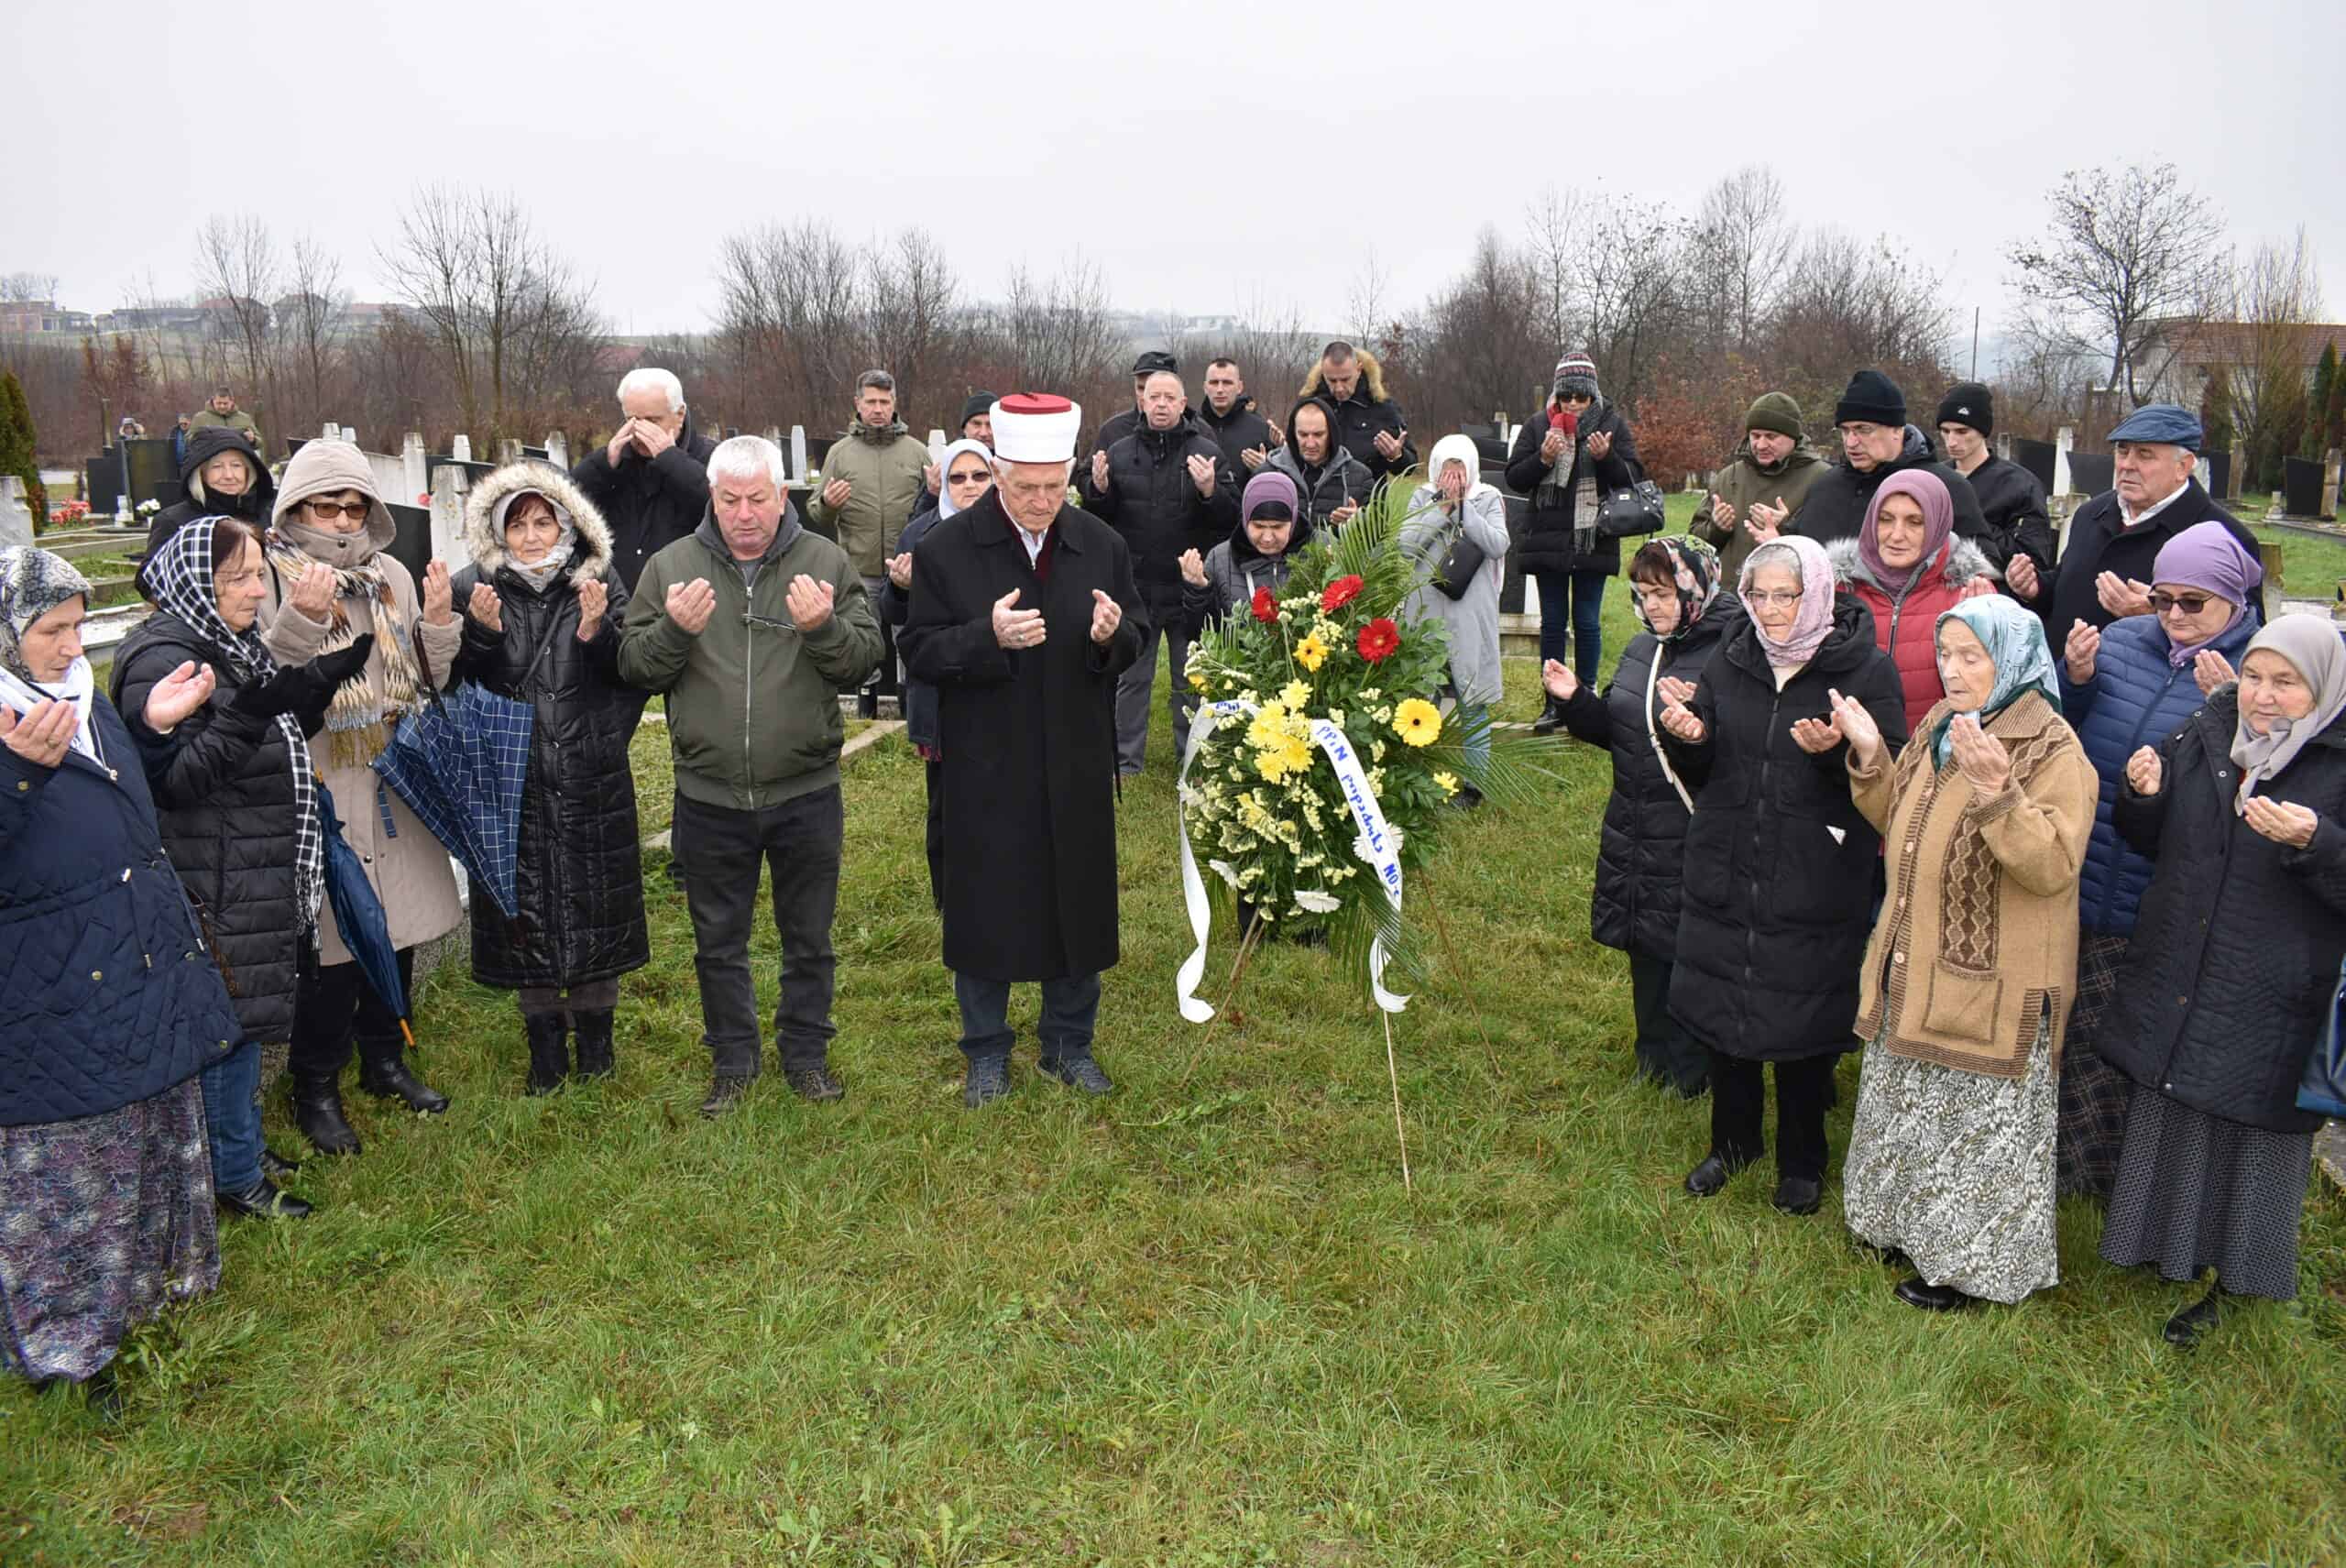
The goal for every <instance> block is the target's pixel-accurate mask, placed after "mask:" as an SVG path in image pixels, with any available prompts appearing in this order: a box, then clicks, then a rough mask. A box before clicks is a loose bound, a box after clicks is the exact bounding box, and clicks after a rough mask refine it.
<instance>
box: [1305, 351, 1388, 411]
mask: <svg viewBox="0 0 2346 1568" xmlns="http://www.w3.org/2000/svg"><path fill="white" fill-rule="evenodd" d="M1353 358H1354V360H1356V361H1357V362H1358V363H1359V365H1360V389H1361V390H1362V391H1364V392H1365V393H1367V394H1368V400H1369V401H1370V402H1372V403H1381V402H1385V401H1387V395H1386V391H1385V367H1384V366H1382V365H1379V364H1378V363H1377V362H1376V355H1374V354H1371V353H1370V352H1369V351H1368V350H1367V349H1365V348H1355V349H1354V350H1353ZM1296 398H1297V400H1302V399H1305V398H1327V399H1328V400H1329V401H1330V402H1333V401H1335V399H1334V397H1333V396H1332V394H1330V392H1329V391H1328V385H1327V378H1325V377H1324V376H1322V375H1321V371H1320V367H1319V366H1318V365H1317V364H1316V363H1315V364H1314V365H1313V366H1312V367H1311V373H1310V375H1308V376H1306V377H1305V378H1303V389H1302V390H1301V391H1299V392H1298V393H1297V394H1296Z"/></svg>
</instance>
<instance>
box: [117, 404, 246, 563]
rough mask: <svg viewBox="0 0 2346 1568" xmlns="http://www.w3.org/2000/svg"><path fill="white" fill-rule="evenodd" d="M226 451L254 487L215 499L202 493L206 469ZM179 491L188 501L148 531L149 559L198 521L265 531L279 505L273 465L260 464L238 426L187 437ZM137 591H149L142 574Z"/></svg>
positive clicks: (158, 519)
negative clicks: (225, 521) (229, 521)
mask: <svg viewBox="0 0 2346 1568" xmlns="http://www.w3.org/2000/svg"><path fill="white" fill-rule="evenodd" d="M223 452H234V453H236V454H237V455H240V456H242V457H243V458H244V460H245V463H246V466H247V467H249V468H251V470H252V473H253V480H252V483H251V484H250V485H248V486H247V487H246V488H245V493H244V494H243V495H241V496H214V495H208V494H206V493H205V491H204V488H203V466H204V465H205V464H206V463H209V462H211V461H212V460H213V459H214V457H217V456H219V455H220V454H222V453H223ZM180 488H181V490H182V491H184V492H186V493H185V495H184V497H183V498H182V499H179V500H176V501H173V502H172V503H171V504H170V506H167V507H165V508H164V509H163V510H160V511H159V512H157V513H156V514H155V521H154V523H153V524H152V525H151V526H150V527H149V528H148V530H147V555H148V559H150V560H151V559H153V558H154V554H155V552H157V551H158V550H160V549H161V548H162V547H163V544H164V542H165V541H167V540H169V539H170V536H171V535H172V534H174V533H177V532H179V531H180V530H181V529H182V528H185V527H186V526H187V525H188V524H189V523H191V522H193V521H195V520H196V519H197V518H199V517H233V518H235V519H236V521H238V522H244V523H250V524H251V525H252V526H253V528H254V530H255V531H256V532H258V531H259V530H261V529H264V528H267V527H268V526H269V516H270V512H271V510H272V509H273V508H274V506H275V504H276V501H277V481H276V480H275V479H272V478H270V477H269V465H268V464H267V463H265V462H263V461H261V455H260V448H259V447H258V446H255V445H254V444H252V440H251V438H250V437H248V436H247V435H246V434H245V433H244V432H243V431H241V430H238V429H237V428H236V426H234V425H226V424H210V425H203V426H200V427H199V428H197V429H195V430H192V431H190V432H189V433H188V438H187V449H186V451H185V452H184V453H182V454H181V457H180ZM139 591H140V592H141V593H145V592H147V583H146V575H145V573H144V572H143V571H142V572H141V573H140V575H139ZM149 597H150V598H151V597H152V596H151V595H149Z"/></svg>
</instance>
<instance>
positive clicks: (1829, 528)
mask: <svg viewBox="0 0 2346 1568" xmlns="http://www.w3.org/2000/svg"><path fill="white" fill-rule="evenodd" d="M1909 468H1921V469H1924V470H1926V471H1927V472H1930V473H1933V474H1936V475H1937V476H1938V477H1939V479H1940V481H1941V482H1942V483H1943V484H1945V485H1946V493H1947V499H1949V500H1951V501H1953V502H1954V503H1955V531H1956V532H1957V533H1959V534H1961V535H1962V536H1963V537H1964V538H1966V539H1977V538H1979V536H1980V535H1981V534H1982V533H1984V532H1987V527H1988V523H1987V520H1986V519H1984V518H1983V517H1981V516H1980V514H1979V495H1978V493H1977V492H1975V491H1974V490H1973V489H1972V488H1971V481H1970V480H1968V479H1967V478H1965V477H1963V476H1962V475H1960V474H1958V473H1957V472H1956V471H1955V469H1954V468H1952V467H1950V466H1948V465H1946V464H1945V463H1941V462H1939V461H1937V460H1936V459H1935V458H1933V457H1932V455H1931V444H1930V443H1929V442H1928V441H1927V440H1925V439H1924V436H1923V433H1922V432H1921V431H1919V430H1917V429H1915V428H1914V427H1913V425H1911V424H1910V425H1908V426H1907V427H1906V449H1905V450H1904V451H1902V452H1901V453H1900V454H1899V455H1897V456H1895V457H1893V458H1891V460H1890V461H1889V462H1887V463H1882V464H1878V465H1876V466H1874V467H1873V468H1872V469H1871V470H1870V471H1869V472H1867V473H1863V474H1860V473H1858V471H1857V470H1856V469H1855V468H1852V467H1850V466H1849V465H1848V462H1847V459H1846V458H1845V459H1844V460H1842V461H1840V462H1837V463H1834V464H1832V465H1830V466H1827V467H1826V469H1825V474H1824V477H1821V478H1819V479H1818V480H1817V481H1816V483H1814V485H1811V486H1810V487H1809V488H1808V494H1807V495H1806V496H1804V497H1803V498H1802V499H1801V503H1800V510H1797V511H1795V512H1793V513H1792V518H1791V521H1788V522H1786V523H1785V524H1784V532H1786V533H1799V534H1805V535H1806V536H1807V537H1809V538H1811V539H1814V540H1815V541H1816V542H1817V543H1819V544H1830V543H1833V541H1835V540H1836V539H1855V538H1856V537H1857V536H1858V531H1859V530H1861V529H1863V528H1864V527H1865V523H1866V508H1868V507H1869V506H1871V505H1872V504H1873V493H1874V492H1875V491H1876V490H1878V489H1880V488H1881V482H1882V481H1883V480H1884V479H1887V478H1889V477H1890V476H1891V475H1892V474H1902V473H1904V472H1905V471H1906V470H1907V469H1909Z"/></svg>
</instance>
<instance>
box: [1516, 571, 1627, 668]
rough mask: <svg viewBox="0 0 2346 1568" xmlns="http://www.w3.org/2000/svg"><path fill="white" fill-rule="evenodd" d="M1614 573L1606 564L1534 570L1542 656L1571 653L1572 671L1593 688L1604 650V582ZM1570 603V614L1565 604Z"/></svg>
mask: <svg viewBox="0 0 2346 1568" xmlns="http://www.w3.org/2000/svg"><path fill="white" fill-rule="evenodd" d="M1612 576H1613V574H1612V573H1610V572H1608V571H1606V569H1605V568H1604V567H1602V566H1598V567H1596V568H1595V569H1594V570H1586V571H1579V572H1534V573H1532V574H1531V580H1532V581H1533V582H1536V583H1538V584H1539V585H1540V658H1542V659H1553V660H1555V661H1556V663H1560V664H1561V663H1564V662H1565V655H1566V653H1567V652H1569V653H1570V655H1571V662H1572V669H1573V674H1575V675H1577V676H1579V677H1580V684H1581V685H1584V686H1587V687H1588V688H1589V689H1590V690H1592V691H1594V690H1595V687H1596V663H1597V660H1598V658H1599V657H1601V656H1602V655H1603V653H1604V652H1605V648H1604V642H1605V585H1606V583H1607V582H1609V581H1611V580H1612ZM1567 606H1570V607H1571V614H1570V616H1569V617H1568V616H1567V615H1566V614H1565V608H1566V607H1567Z"/></svg>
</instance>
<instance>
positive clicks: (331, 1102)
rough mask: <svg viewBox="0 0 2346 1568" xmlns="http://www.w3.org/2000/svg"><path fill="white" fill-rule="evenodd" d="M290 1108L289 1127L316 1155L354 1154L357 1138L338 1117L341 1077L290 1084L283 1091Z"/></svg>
mask: <svg viewBox="0 0 2346 1568" xmlns="http://www.w3.org/2000/svg"><path fill="white" fill-rule="evenodd" d="M286 1098H287V1100H288V1101H289V1102H291V1105H292V1108H293V1125H294V1126H296V1127H297V1128H299V1129H301V1135H302V1136H303V1137H305V1138H307V1139H309V1140H310V1144H311V1146H312V1147H313V1148H315V1149H316V1150H317V1151H318V1152H319V1153H320V1154H356V1153H357V1152H358V1135H357V1134H356V1133H354V1132H352V1131H351V1130H350V1124H349V1123H348V1122H346V1121H345V1120H344V1119H343V1114H342V1075H341V1074H340V1073H338V1072H337V1073H335V1074H334V1075H333V1076H331V1077H327V1078H315V1077H311V1078H302V1077H297V1078H295V1079H294V1080H293V1086H292V1088H291V1090H289V1091H287V1093H286Z"/></svg>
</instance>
